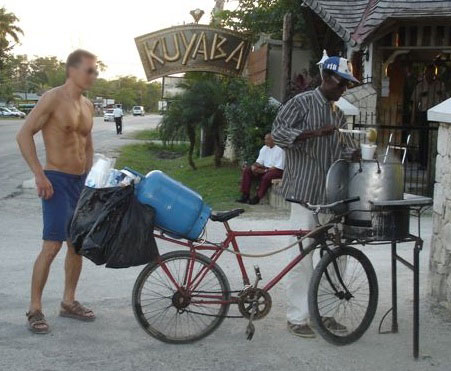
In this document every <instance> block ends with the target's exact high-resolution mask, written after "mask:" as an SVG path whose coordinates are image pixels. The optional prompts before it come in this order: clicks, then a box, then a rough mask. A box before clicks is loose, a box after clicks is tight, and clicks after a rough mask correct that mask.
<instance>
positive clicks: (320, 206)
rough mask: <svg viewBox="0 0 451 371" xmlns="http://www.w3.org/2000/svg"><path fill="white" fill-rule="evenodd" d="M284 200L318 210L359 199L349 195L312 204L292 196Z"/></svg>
mask: <svg viewBox="0 0 451 371" xmlns="http://www.w3.org/2000/svg"><path fill="white" fill-rule="evenodd" d="M285 200H286V201H288V202H294V203H296V204H300V205H302V206H304V207H307V208H308V209H311V210H316V211H320V210H321V209H331V208H333V207H335V206H338V205H342V204H350V203H351V202H357V201H360V197H359V196H356V197H351V198H345V199H344V200H339V201H335V202H332V203H330V204H326V205H312V204H310V203H308V202H304V201H300V200H296V199H293V198H286V199H285Z"/></svg>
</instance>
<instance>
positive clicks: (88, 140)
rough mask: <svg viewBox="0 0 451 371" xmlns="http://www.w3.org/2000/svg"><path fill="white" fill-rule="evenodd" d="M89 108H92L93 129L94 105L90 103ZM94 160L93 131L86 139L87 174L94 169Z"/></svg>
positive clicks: (92, 120) (92, 123)
mask: <svg viewBox="0 0 451 371" xmlns="http://www.w3.org/2000/svg"><path fill="white" fill-rule="evenodd" d="M88 104H89V107H90V108H91V113H92V116H91V128H92V127H93V125H94V105H93V104H92V103H91V102H90V101H88ZM93 158H94V146H93V144H92V134H91V131H90V132H89V134H88V137H87V138H86V164H85V173H86V174H87V173H89V171H90V170H91V167H92V162H93Z"/></svg>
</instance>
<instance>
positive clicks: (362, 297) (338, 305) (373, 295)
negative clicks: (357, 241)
mask: <svg viewBox="0 0 451 371" xmlns="http://www.w3.org/2000/svg"><path fill="white" fill-rule="evenodd" d="M377 300H378V285H377V277H376V272H375V271H374V268H373V266H372V265H371V262H370V261H369V259H368V258H367V257H366V255H365V254H363V253H362V252H361V251H360V250H357V249H355V248H353V247H349V246H342V247H337V248H335V249H333V250H331V251H329V252H328V251H326V252H325V254H324V256H323V257H322V258H321V260H320V261H319V263H318V264H317V266H316V268H315V270H314V272H313V275H312V279H311V281H310V287H309V294H308V304H309V312H310V319H311V320H312V322H313V325H314V326H315V328H316V330H317V331H318V332H319V334H320V335H321V336H322V337H323V338H324V339H325V340H327V341H328V342H329V343H332V344H336V345H346V344H351V343H353V342H354V341H356V340H358V339H359V338H360V337H361V336H362V335H363V334H364V333H365V331H366V330H367V329H368V327H369V326H370V324H371V321H372V320H373V318H374V315H375V313H376V308H377Z"/></svg>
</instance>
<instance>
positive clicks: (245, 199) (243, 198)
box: [236, 195, 249, 204]
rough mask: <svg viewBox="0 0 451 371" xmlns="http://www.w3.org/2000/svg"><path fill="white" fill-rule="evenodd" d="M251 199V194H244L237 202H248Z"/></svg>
mask: <svg viewBox="0 0 451 371" xmlns="http://www.w3.org/2000/svg"><path fill="white" fill-rule="evenodd" d="M248 201H249V196H246V195H242V196H241V197H240V198H239V199H238V200H236V202H239V203H240V204H247V203H248Z"/></svg>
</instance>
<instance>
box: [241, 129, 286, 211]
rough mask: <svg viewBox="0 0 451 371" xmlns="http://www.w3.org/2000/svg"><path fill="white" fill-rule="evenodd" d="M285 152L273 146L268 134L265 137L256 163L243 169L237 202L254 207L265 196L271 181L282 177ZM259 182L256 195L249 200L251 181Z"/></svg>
mask: <svg viewBox="0 0 451 371" xmlns="http://www.w3.org/2000/svg"><path fill="white" fill-rule="evenodd" d="M284 163H285V152H284V151H283V149H282V148H280V147H278V146H276V145H275V143H274V141H273V139H272V136H271V134H270V133H268V134H266V135H265V145H264V146H263V147H262V149H261V150H260V154H259V155H258V158H257V161H256V162H255V163H254V164H253V165H252V166H246V167H243V176H242V180H241V194H242V195H241V198H240V199H238V200H237V202H241V203H247V202H249V203H250V204H251V205H256V204H258V203H259V202H260V200H261V199H262V198H263V197H264V195H265V194H266V191H267V190H268V188H269V187H270V186H271V181H272V180H273V179H280V178H282V175H283V167H284ZM253 179H258V180H260V185H259V187H258V191H257V195H256V196H255V197H253V198H251V199H249V197H250V191H251V186H252V180H253Z"/></svg>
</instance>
